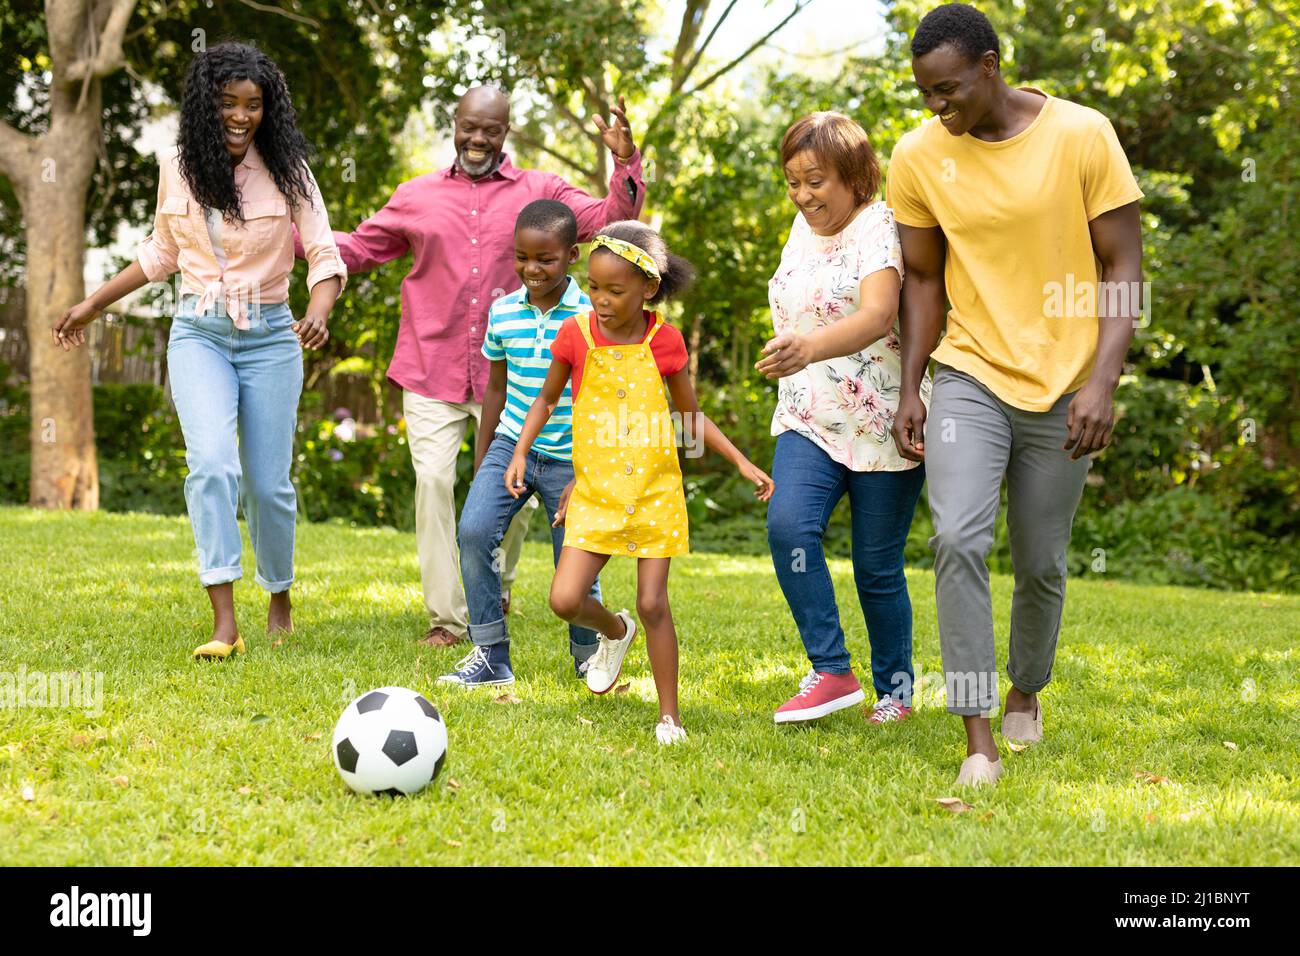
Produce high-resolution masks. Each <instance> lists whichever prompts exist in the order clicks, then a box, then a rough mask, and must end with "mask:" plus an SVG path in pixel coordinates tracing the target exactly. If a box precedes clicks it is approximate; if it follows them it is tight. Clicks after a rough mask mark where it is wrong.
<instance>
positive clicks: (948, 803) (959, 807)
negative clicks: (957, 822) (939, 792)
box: [935, 797, 975, 813]
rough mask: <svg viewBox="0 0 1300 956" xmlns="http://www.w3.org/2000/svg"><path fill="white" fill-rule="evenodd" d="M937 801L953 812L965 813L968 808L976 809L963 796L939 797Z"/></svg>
mask: <svg viewBox="0 0 1300 956" xmlns="http://www.w3.org/2000/svg"><path fill="white" fill-rule="evenodd" d="M935 803H937V804H939V806H941V807H943V808H944V809H945V810H951V811H952V812H953V813H965V812H966V811H967V810H974V809H975V808H974V807H972V806H971V805H970V804H969V803H967V802H966V801H965V800H963V799H962V798H961V797H939V798H938V799H937V800H936V801H935Z"/></svg>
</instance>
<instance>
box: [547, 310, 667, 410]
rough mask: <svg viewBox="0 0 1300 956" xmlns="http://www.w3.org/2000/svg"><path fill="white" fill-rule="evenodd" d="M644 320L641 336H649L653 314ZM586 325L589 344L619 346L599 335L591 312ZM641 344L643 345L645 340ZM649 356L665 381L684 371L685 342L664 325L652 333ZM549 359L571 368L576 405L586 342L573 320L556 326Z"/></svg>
mask: <svg viewBox="0 0 1300 956" xmlns="http://www.w3.org/2000/svg"><path fill="white" fill-rule="evenodd" d="M645 320H646V328H645V334H646V335H649V334H650V330H651V329H653V328H654V323H655V313H653V312H647V313H645ZM588 323H589V326H590V328H591V340H592V341H593V342H595V343H596V346H597V347H600V346H603V345H617V344H619V343H617V342H611V341H609V340H608V339H606V338H605V337H604V336H603V335H601V334H600V320H599V319H597V318H596V313H595V312H592V313H591V314H590V315H589V316H588ZM641 341H642V342H644V341H645V339H644V338H643V339H642V340H641ZM650 354H651V355H653V356H654V359H655V366H656V367H657V368H658V369H659V374H660V375H661V376H663V377H665V378H666V377H668V376H669V375H673V374H675V373H677V372H680V371H681V370H682V369H684V368H685V367H686V361H687V356H686V340H685V339H684V338H682V333H681V332H679V331H677V329H676V327H675V326H671V325H669V324H668V323H667V322H665V323H664V324H663V325H662V326H661V327H660V329H659V331H658V332H656V333H655V337H654V338H653V339H651V340H650ZM551 358H556V359H559V360H560V361H561V362H568V363H569V364H570V365H572V366H573V400H574V401H575V402H576V401H577V400H578V390H579V389H580V388H581V387H582V367H583V365H585V364H586V361H587V340H586V339H584V338H583V337H582V329H580V328H578V319H577V317H576V316H569V318H567V319H565V320H564V324H563V325H561V326H560V331H559V332H557V333H555V340H554V341H553V342H551Z"/></svg>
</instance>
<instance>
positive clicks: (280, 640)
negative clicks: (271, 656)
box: [271, 637, 284, 647]
mask: <svg viewBox="0 0 1300 956" xmlns="http://www.w3.org/2000/svg"><path fill="white" fill-rule="evenodd" d="M283 643H284V638H283V637H282V638H280V639H279V640H278V641H272V642H271V646H272V647H279V646H280V645H281V644H283Z"/></svg>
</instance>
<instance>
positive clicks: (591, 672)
mask: <svg viewBox="0 0 1300 956" xmlns="http://www.w3.org/2000/svg"><path fill="white" fill-rule="evenodd" d="M614 616H615V617H617V618H620V619H621V620H622V621H623V624H624V626H625V627H626V628H627V633H625V634H624V635H623V636H622V637H621V638H619V639H618V640H613V639H611V638H608V637H606V636H605V635H604V634H599V635H597V637H598V638H599V646H598V647H597V648H596V653H595V654H592V655H591V658H590V659H589V660H588V661H587V690H589V691H591V692H592V693H593V694H604V693H606V692H607V691H608V690H609V689H610V688H611V687H613V686H614V683H615V682H616V681H617V680H618V675H619V674H621V673H622V672H623V658H624V657H626V656H627V649H628V648H629V647H631V646H632V641H633V640H634V639H635V638H636V620H635V619H634V618H633V617H632V615H631V614H629V613H627V611H626V610H622V611H619V612H618V614H616V615H614Z"/></svg>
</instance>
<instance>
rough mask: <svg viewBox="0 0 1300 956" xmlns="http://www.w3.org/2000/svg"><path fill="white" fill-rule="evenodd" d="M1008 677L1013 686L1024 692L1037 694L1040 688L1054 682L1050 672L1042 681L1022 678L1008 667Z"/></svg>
mask: <svg viewBox="0 0 1300 956" xmlns="http://www.w3.org/2000/svg"><path fill="white" fill-rule="evenodd" d="M1007 679H1008V680H1010V681H1011V686H1012V687H1014V688H1015V689H1016V690H1018V691H1020V692H1021V693H1023V694H1037V693H1038V692H1039V691H1040V690H1042V689H1043V688H1044V687H1046V686H1047V685H1048V684H1050V683H1051V682H1052V675H1051V674H1050V673H1049V674H1048V675H1047V676H1046V677H1045V678H1043V679H1042V680H1041V681H1032V680H1021V679H1020V678H1019V677H1017V676H1016V675H1015V674H1013V673H1011V668H1010V667H1008V668H1007Z"/></svg>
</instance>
